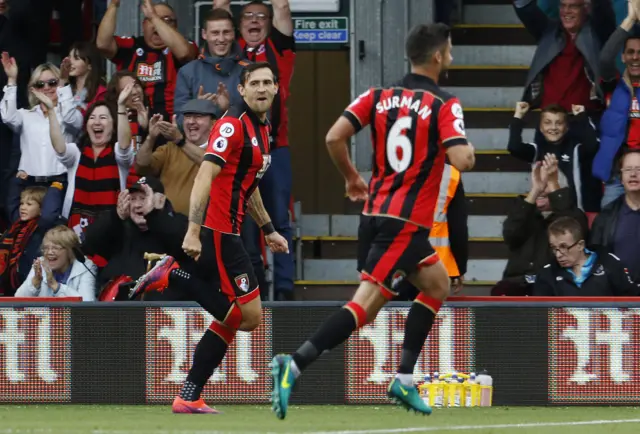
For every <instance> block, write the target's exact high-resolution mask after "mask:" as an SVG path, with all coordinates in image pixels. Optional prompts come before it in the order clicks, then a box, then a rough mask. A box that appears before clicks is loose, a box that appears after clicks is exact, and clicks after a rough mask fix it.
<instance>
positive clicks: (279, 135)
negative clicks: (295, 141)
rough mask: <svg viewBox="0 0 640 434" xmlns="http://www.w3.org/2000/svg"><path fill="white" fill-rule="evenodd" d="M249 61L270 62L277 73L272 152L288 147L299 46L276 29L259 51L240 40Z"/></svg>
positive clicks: (272, 109)
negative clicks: (290, 98)
mask: <svg viewBox="0 0 640 434" xmlns="http://www.w3.org/2000/svg"><path fill="white" fill-rule="evenodd" d="M238 43H239V44H240V47H242V49H243V50H244V54H245V56H246V58H247V59H248V60H250V61H252V62H268V63H269V64H270V65H271V67H273V69H275V72H276V77H277V79H278V85H279V86H280V87H279V89H278V93H277V94H276V97H275V98H274V100H273V105H272V106H271V112H270V115H269V120H270V121H271V134H272V137H271V138H272V141H271V149H272V150H273V149H276V148H280V147H283V146H289V114H288V110H287V101H288V100H289V95H290V94H291V93H290V86H291V77H293V67H294V64H295V60H296V43H295V39H294V38H293V36H287V35H284V34H283V33H282V32H280V31H279V30H278V29H276V28H275V27H272V28H271V33H270V34H269V37H267V39H266V40H265V41H264V42H263V43H262V44H260V45H258V46H257V47H253V48H250V47H249V46H248V45H247V41H245V40H244V39H243V38H242V37H240V38H238Z"/></svg>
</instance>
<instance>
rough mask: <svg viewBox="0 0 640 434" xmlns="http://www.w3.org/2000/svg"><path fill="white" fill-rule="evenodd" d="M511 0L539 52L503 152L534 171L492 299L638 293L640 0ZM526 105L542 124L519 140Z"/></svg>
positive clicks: (509, 223) (512, 220) (509, 222)
mask: <svg viewBox="0 0 640 434" xmlns="http://www.w3.org/2000/svg"><path fill="white" fill-rule="evenodd" d="M513 3H514V8H515V11H516V14H517V16H518V17H519V18H520V20H521V21H522V23H523V24H524V26H525V28H526V29H527V31H528V32H529V33H530V34H531V35H532V36H533V37H534V38H535V40H536V41H537V43H538V46H537V48H536V51H535V54H534V57H533V60H532V63H531V67H530V69H529V72H528V75H527V80H526V83H525V91H524V95H523V98H522V101H520V102H518V103H517V105H516V109H515V113H514V118H513V120H512V122H511V125H510V136H509V143H508V150H509V152H510V153H511V154H512V155H513V156H514V157H516V158H518V159H521V160H524V161H527V162H530V163H533V168H532V172H531V190H530V192H529V194H528V195H526V197H522V198H519V199H518V201H517V203H516V204H515V205H514V207H513V208H512V209H511V211H510V212H509V213H508V216H507V218H506V220H505V221H504V224H503V236H504V241H505V243H506V244H507V246H508V248H509V257H508V262H507V266H506V269H505V271H504V274H503V279H502V280H501V281H500V282H498V284H497V285H496V286H495V287H494V288H493V289H492V294H493V295H535V296H591V295H595V296H610V295H638V294H639V293H640V291H639V289H638V285H637V284H636V283H634V282H640V264H639V263H638V259H637V258H638V257H639V255H638V247H637V246H638V245H640V244H638V233H639V228H640V226H638V223H640V220H636V219H635V217H636V216H637V215H640V211H639V210H640V203H638V201H637V199H636V198H635V195H636V194H637V193H635V191H636V190H640V129H639V128H640V124H639V123H638V119H639V118H640V109H639V108H638V100H637V97H636V95H637V91H636V89H637V88H638V87H639V86H640V75H639V74H640V37H639V36H637V35H636V34H635V33H634V26H635V25H636V24H637V22H638V19H639V17H640V15H639V13H640V1H638V0H629V1H627V0H625V1H624V2H622V1H619V0H591V1H588V0H555V1H554V0H538V1H535V0H514V2H513ZM621 7H624V12H625V13H624V16H623V17H621V16H620V15H621V13H620V10H621ZM616 18H617V19H616ZM616 22H618V23H619V26H618V27H617V28H616ZM618 58H620V59H621V60H622V63H621V64H617V63H616V60H617V59H618ZM531 109H540V123H539V126H538V128H536V133H535V139H534V142H532V143H524V142H523V141H522V130H523V125H524V123H523V118H524V116H525V115H526V114H527V112H529V111H530V110H531ZM594 218H595V221H593V219H594ZM590 222H591V223H592V224H591V225H590V224H589V223H590ZM590 226H591V228H590Z"/></svg>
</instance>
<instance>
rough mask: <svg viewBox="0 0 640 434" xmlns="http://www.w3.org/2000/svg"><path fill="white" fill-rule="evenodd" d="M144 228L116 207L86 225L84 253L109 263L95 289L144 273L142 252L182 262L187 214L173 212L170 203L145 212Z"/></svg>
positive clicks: (184, 255) (101, 272) (99, 276)
mask: <svg viewBox="0 0 640 434" xmlns="http://www.w3.org/2000/svg"><path fill="white" fill-rule="evenodd" d="M167 205H168V201H167ZM146 218H147V226H148V230H147V231H144V232H143V231H141V230H140V229H139V228H138V226H136V225H135V224H134V223H133V222H132V221H131V219H127V220H124V221H123V220H122V219H120V217H119V216H118V213H117V211H116V210H112V211H108V212H106V213H104V214H102V215H100V216H99V217H98V218H97V219H96V221H95V222H93V224H91V225H90V226H89V227H88V228H87V232H86V233H85V241H84V243H83V245H82V249H83V251H84V253H85V254H87V255H96V254H97V255H100V256H102V257H103V258H105V259H106V260H107V261H108V264H107V265H106V266H105V267H104V268H103V269H102V270H101V271H100V273H99V275H98V282H97V283H98V289H102V286H103V285H104V284H105V283H107V282H108V281H109V280H111V279H113V278H115V277H118V276H129V277H131V278H132V279H133V280H136V279H137V278H138V277H140V276H141V275H143V274H144V273H145V272H146V267H147V263H146V261H145V260H144V253H145V252H147V253H164V254H167V255H171V256H173V257H174V258H175V259H176V260H178V261H181V260H185V259H186V258H187V256H186V254H185V253H184V252H183V251H182V241H183V239H184V236H185V234H186V232H187V226H188V224H189V222H188V219H187V217H185V216H184V215H182V214H178V213H174V212H173V211H172V210H171V207H170V206H165V209H163V210H154V211H152V212H151V213H150V214H149V215H147V217H146Z"/></svg>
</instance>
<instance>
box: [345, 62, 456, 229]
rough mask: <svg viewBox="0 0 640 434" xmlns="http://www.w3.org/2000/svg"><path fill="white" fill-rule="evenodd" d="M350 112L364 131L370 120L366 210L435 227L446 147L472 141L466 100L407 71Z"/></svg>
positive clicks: (371, 91)
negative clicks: (463, 102) (467, 126)
mask: <svg viewBox="0 0 640 434" xmlns="http://www.w3.org/2000/svg"><path fill="white" fill-rule="evenodd" d="M343 116H345V117H346V118H347V119H348V120H349V121H350V122H351V123H352V124H353V126H354V127H355V129H356V131H359V130H360V129H362V128H363V127H365V126H366V125H371V142H372V144H373V161H372V175H371V180H370V181H369V198H368V199H367V201H366V203H365V205H364V209H363V211H362V212H363V214H366V215H380V216H388V217H395V218H399V219H403V220H407V221H409V222H412V223H414V224H417V225H419V226H423V227H427V228H430V227H431V225H432V224H433V213H434V210H435V206H436V202H437V200H438V192H439V190H440V180H441V179H442V172H443V170H444V164H445V156H446V149H447V148H449V147H451V146H456V145H467V138H466V134H465V130H464V117H463V113H462V106H461V105H460V101H459V100H458V98H456V97H454V96H453V95H450V94H448V93H446V92H444V91H443V90H442V89H440V87H438V85H437V84H436V83H435V82H434V81H433V80H431V79H429V78H427V77H425V76H422V75H417V74H407V75H406V76H405V77H404V78H403V79H402V81H401V82H399V83H397V85H395V86H392V87H389V88H371V89H369V90H367V91H366V92H364V93H363V94H362V95H360V96H359V97H358V98H356V100H355V101H353V102H352V103H351V105H349V107H348V108H347V109H346V110H345V112H344V114H343Z"/></svg>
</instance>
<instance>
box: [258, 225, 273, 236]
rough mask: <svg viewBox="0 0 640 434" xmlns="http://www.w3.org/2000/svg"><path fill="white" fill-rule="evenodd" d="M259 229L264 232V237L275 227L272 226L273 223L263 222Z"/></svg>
mask: <svg viewBox="0 0 640 434" xmlns="http://www.w3.org/2000/svg"><path fill="white" fill-rule="evenodd" d="M260 229H262V232H264V236H265V237H267V236H269V235H271V234H272V233H274V232H275V231H276V228H274V227H273V223H271V222H269V223H265V224H264V225H262V227H261V228H260Z"/></svg>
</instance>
